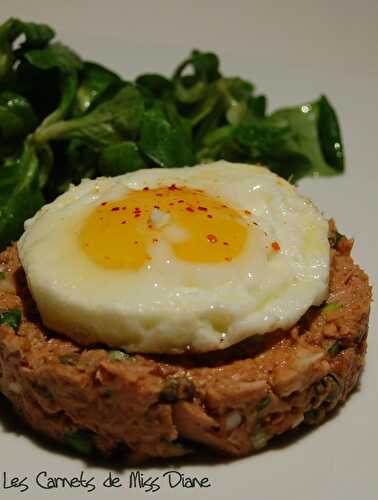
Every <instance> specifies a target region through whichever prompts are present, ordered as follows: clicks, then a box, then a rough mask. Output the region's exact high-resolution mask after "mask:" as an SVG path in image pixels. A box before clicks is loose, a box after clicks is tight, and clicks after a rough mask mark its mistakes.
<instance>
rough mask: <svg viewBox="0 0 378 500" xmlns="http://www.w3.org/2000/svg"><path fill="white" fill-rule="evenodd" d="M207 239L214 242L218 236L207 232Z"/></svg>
mask: <svg viewBox="0 0 378 500" xmlns="http://www.w3.org/2000/svg"><path fill="white" fill-rule="evenodd" d="M207 241H209V242H210V243H216V242H217V241H218V238H217V237H216V236H215V234H208V235H207Z"/></svg>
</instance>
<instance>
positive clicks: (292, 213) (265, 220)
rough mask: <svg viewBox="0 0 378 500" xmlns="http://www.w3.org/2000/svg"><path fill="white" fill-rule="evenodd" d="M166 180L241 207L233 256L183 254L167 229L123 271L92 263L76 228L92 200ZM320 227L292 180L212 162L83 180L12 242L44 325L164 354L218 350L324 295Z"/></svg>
mask: <svg viewBox="0 0 378 500" xmlns="http://www.w3.org/2000/svg"><path fill="white" fill-rule="evenodd" d="M172 183H176V184H177V185H181V186H186V187H190V188H197V189H202V190H204V191H205V192H206V193H207V194H209V195H211V196H214V197H219V198H221V199H222V200H224V202H225V203H228V204H230V205H231V206H232V207H233V208H235V209H238V210H240V211H241V212H242V211H244V210H249V211H250V212H252V217H253V220H254V221H256V222H257V226H252V228H251V229H250V231H249V237H248V240H247V243H246V247H245V249H244V251H243V253H242V254H241V255H240V256H238V257H237V258H236V259H234V260H233V261H232V262H225V263H221V264H219V263H218V264H196V263H190V262H184V261H180V260H179V259H177V258H175V256H174V255H173V254H172V252H171V250H170V245H169V238H167V239H162V241H161V242H160V243H159V244H158V245H156V246H154V248H153V250H152V253H151V257H152V259H151V261H149V263H148V264H146V265H145V266H143V267H142V268H141V269H139V270H138V271H130V270H111V269H105V268H102V267H100V266H98V265H96V264H95V263H94V262H93V261H92V260H90V259H89V258H88V257H87V255H86V254H85V253H84V252H83V251H82V250H81V248H80V246H79V244H78V234H79V231H80V228H81V227H82V224H83V222H84V220H85V219H86V217H87V216H88V214H89V213H90V212H91V211H92V210H93V209H94V208H95V207H96V206H98V205H99V203H101V202H102V201H104V200H106V201H111V200H118V199H121V198H125V197H126V196H127V193H128V192H129V191H130V190H140V189H143V188H144V187H146V186H147V187H149V188H154V187H161V186H167V185H170V184H172ZM178 229H179V228H178ZM327 236H328V224H327V221H326V220H325V219H324V218H323V216H322V215H321V214H320V213H319V211H318V210H317V209H316V208H315V207H314V205H313V204H312V203H311V202H310V201H309V200H307V199H306V198H304V197H302V196H300V195H299V194H298V193H297V191H296V189H295V188H294V187H293V186H292V185H290V184H289V183H287V182H286V181H284V180H283V179H281V178H280V177H278V176H276V175H275V174H273V173H271V172H270V171H269V170H268V169H266V168H263V167H259V166H251V165H242V164H230V163H227V162H225V161H219V162H216V163H214V164H208V165H200V166H196V167H187V168H177V169H149V170H140V171H137V172H133V173H130V174H126V175H122V176H119V177H115V178H98V179H96V180H84V181H83V182H82V183H81V184H80V185H79V186H77V187H71V188H70V190H69V191H68V192H67V193H65V194H63V195H62V196H60V197H59V198H57V199H56V200H55V201H54V202H53V203H51V204H49V205H46V206H44V207H43V208H42V209H41V210H40V211H39V212H38V213H37V214H36V215H35V216H34V217H33V218H32V219H30V220H29V221H27V222H26V224H25V232H24V234H23V236H22V237H21V239H20V241H19V242H18V252H19V255H20V259H21V262H22V265H23V267H24V270H25V273H26V276H27V280H28V285H29V288H30V291H31V293H32V295H33V298H34V300H35V301H36V304H37V307H38V309H39V312H40V314H41V317H42V321H43V323H44V324H45V325H46V326H47V327H49V328H51V329H52V330H54V331H57V332H61V333H63V334H65V335H67V336H69V337H71V338H72V339H74V340H75V341H77V342H79V343H82V344H89V343H95V342H101V343H104V344H108V345H109V346H118V347H123V348H125V349H127V350H128V351H130V352H162V353H171V352H181V351H184V350H186V349H188V348H190V349H192V350H193V351H209V350H215V349H223V348H226V347H228V346H230V345H233V344H235V343H237V342H240V341H241V340H243V339H245V338H247V337H249V336H252V335H256V334H264V333H267V332H271V331H273V330H275V329H277V328H283V329H287V328H289V327H290V326H292V325H293V324H295V323H296V322H297V321H298V320H299V318H300V317H301V316H302V315H303V314H304V313H305V312H306V311H307V309H308V308H309V307H310V306H312V305H319V304H321V302H322V301H323V300H324V299H325V298H326V296H327V293H328V278H329V260H330V259H329V255H330V250H329V243H328V237H327ZM274 241H277V242H278V243H279V246H280V251H278V252H277V251H276V252H275V251H273V250H272V246H271V243H272V242H274Z"/></svg>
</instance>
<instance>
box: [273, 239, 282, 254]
mask: <svg viewBox="0 0 378 500" xmlns="http://www.w3.org/2000/svg"><path fill="white" fill-rule="evenodd" d="M272 248H273V250H274V251H275V252H279V251H280V250H281V247H280V244H279V243H278V241H273V243H272Z"/></svg>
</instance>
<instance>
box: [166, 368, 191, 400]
mask: <svg viewBox="0 0 378 500" xmlns="http://www.w3.org/2000/svg"><path fill="white" fill-rule="evenodd" d="M194 394H195V387H194V384H193V382H192V381H191V380H190V379H189V378H188V377H186V376H185V375H182V376H178V377H169V378H167V379H166V380H165V381H164V386H163V389H162V391H161V393H160V400H161V401H162V402H164V403H176V402H177V401H185V400H187V401H190V400H192V399H193V397H194Z"/></svg>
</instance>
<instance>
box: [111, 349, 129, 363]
mask: <svg viewBox="0 0 378 500" xmlns="http://www.w3.org/2000/svg"><path fill="white" fill-rule="evenodd" d="M109 358H110V359H111V360H112V361H125V359H129V358H130V354H128V353H127V352H124V351H110V352H109Z"/></svg>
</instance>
